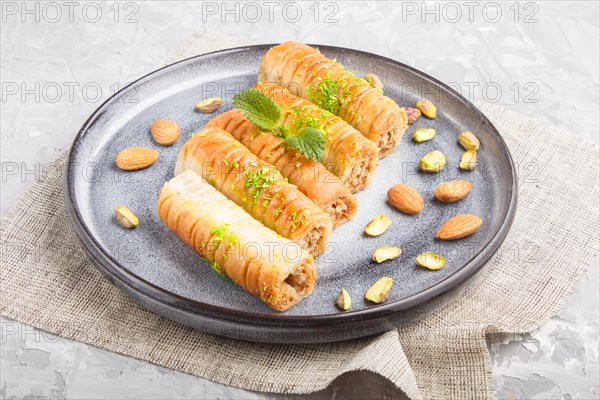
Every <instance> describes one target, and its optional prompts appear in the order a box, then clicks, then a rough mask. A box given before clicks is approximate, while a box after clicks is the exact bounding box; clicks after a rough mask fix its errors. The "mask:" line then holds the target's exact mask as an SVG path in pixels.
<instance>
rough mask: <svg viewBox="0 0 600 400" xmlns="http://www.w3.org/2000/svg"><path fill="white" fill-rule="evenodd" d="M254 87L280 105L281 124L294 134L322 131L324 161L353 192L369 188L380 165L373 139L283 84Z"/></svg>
mask: <svg viewBox="0 0 600 400" xmlns="http://www.w3.org/2000/svg"><path fill="white" fill-rule="evenodd" d="M255 89H257V90H260V91H261V92H263V93H265V94H266V95H268V96H269V97H271V99H273V101H275V103H277V104H278V105H279V106H280V107H281V109H282V111H283V113H282V114H283V115H282V118H281V124H282V125H283V126H285V127H286V128H287V129H288V130H289V131H290V132H291V133H297V132H298V131H299V130H300V129H301V128H304V127H307V126H308V127H313V128H318V129H321V130H322V131H323V133H324V136H325V152H324V153H323V159H322V160H321V164H323V165H324V166H325V168H327V169H328V170H329V171H331V172H332V173H333V174H334V175H336V176H337V177H338V178H340V179H341V180H342V182H344V184H346V186H348V188H349V189H350V191H351V192H357V191H359V190H362V189H364V188H365V187H367V185H368V184H369V183H370V181H371V178H372V177H373V174H374V173H375V169H376V168H377V160H378V157H377V154H378V150H377V146H375V144H374V143H373V142H371V141H370V140H368V139H366V138H365V137H364V136H363V135H361V134H360V132H358V131H357V130H356V129H354V128H353V127H351V126H350V125H348V124H347V123H346V122H344V121H343V120H342V119H341V118H339V117H336V116H335V115H333V114H332V113H330V112H328V111H325V110H322V109H321V108H319V106H317V105H315V104H313V103H311V102H310V101H308V100H305V99H302V98H300V97H298V96H295V95H293V94H291V93H290V92H289V91H288V90H287V89H285V88H283V87H282V86H279V85H276V84H272V83H268V82H262V83H258V84H257V85H256V86H255Z"/></svg>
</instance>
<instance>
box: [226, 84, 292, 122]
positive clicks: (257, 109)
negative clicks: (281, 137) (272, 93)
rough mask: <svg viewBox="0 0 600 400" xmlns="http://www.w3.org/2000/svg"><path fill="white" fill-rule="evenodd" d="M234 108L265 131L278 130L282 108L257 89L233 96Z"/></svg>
mask: <svg viewBox="0 0 600 400" xmlns="http://www.w3.org/2000/svg"><path fill="white" fill-rule="evenodd" d="M233 106H234V107H235V108H237V109H238V110H240V111H241V112H242V113H243V114H244V115H245V116H246V118H248V119H249V120H250V121H251V122H252V123H253V124H254V125H256V126H257V127H259V128H260V129H262V130H265V131H273V130H275V129H276V128H277V122H279V120H280V119H281V108H280V107H279V106H278V105H277V103H275V102H274V101H273V100H271V98H270V97H269V96H267V95H266V94H264V93H263V92H261V91H258V90H256V89H248V90H244V91H243V92H240V93H238V94H236V95H235V96H233Z"/></svg>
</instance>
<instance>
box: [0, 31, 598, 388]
mask: <svg viewBox="0 0 600 400" xmlns="http://www.w3.org/2000/svg"><path fill="white" fill-rule="evenodd" d="M240 44H243V43H240V42H238V41H233V40H231V39H227V38H224V37H220V36H215V35H206V34H202V35H201V34H199V35H196V36H195V37H194V39H193V40H192V41H191V42H190V43H189V44H188V45H187V46H186V47H185V49H184V50H183V51H182V52H180V54H179V55H178V58H180V59H181V58H185V57H190V56H193V55H197V54H202V53H206V52H210V51H214V50H218V49H222V48H227V47H235V46H237V45H240ZM479 106H480V108H481V109H482V111H483V112H484V113H485V114H486V115H487V116H488V117H489V118H490V120H491V121H492V123H494V125H495V126H496V127H497V128H498V130H499V131H500V133H501V134H502V136H503V137H504V139H505V140H506V142H507V143H508V146H509V148H510V151H511V153H512V155H513V157H514V160H515V162H516V164H517V165H518V168H519V172H520V173H521V176H520V182H519V206H518V210H517V215H516V218H515V221H514V224H513V227H512V229H511V231H510V234H509V235H508V237H507V239H506V241H505V243H504V245H503V247H502V248H501V249H500V250H499V251H498V253H497V254H496V255H495V256H494V257H493V258H492V259H491V260H490V262H488V264H487V265H486V267H485V268H484V269H483V270H482V271H480V273H478V274H477V275H476V276H475V277H474V278H473V279H471V280H470V282H468V283H467V284H466V285H465V286H464V288H463V289H462V290H460V291H459V292H458V295H454V296H452V297H451V298H450V300H449V303H448V304H447V305H445V306H444V307H443V308H442V309H440V310H439V311H435V312H434V313H432V314H429V315H426V316H423V317H422V319H421V320H419V321H417V322H415V323H412V324H410V325H408V326H404V327H402V328H400V329H399V330H397V331H391V332H387V333H385V334H381V335H378V336H376V337H371V338H365V339H359V340H353V341H350V342H344V343H333V344H322V345H268V344H252V343H246V342H242V341H235V340H231V339H226V338H222V337H216V336H211V335H207V334H204V333H201V332H197V331H195V330H193V329H190V328H187V327H185V326H181V325H178V324H176V323H173V322H171V321H169V320H167V319H165V318H162V317H160V316H158V315H156V314H153V313H151V312H149V311H147V310H145V309H143V308H141V307H140V306H138V304H137V303H136V302H134V301H133V300H131V299H130V298H129V297H127V296H126V295H125V294H123V293H122V292H121V291H119V290H118V289H117V288H116V287H114V286H113V285H112V284H110V283H109V282H108V281H106V280H105V279H104V278H103V277H102V276H101V275H100V273H99V272H98V271H97V270H96V268H95V267H94V266H93V265H92V264H91V262H90V261H89V260H88V259H87V257H86V255H85V254H84V252H83V250H82V248H81V246H80V244H79V241H78V240H77V238H76V237H75V235H74V234H73V232H72V231H71V228H70V224H69V221H68V219H67V215H66V212H65V209H64V205H63V193H62V181H61V180H62V176H61V175H62V174H61V173H57V174H51V175H50V176H48V177H46V178H45V179H43V180H41V181H39V182H37V183H35V184H34V185H33V187H32V188H31V189H30V190H29V191H28V192H27V193H26V194H25V195H24V196H23V197H22V198H21V199H20V200H19V201H18V202H17V204H16V205H15V206H14V207H13V208H12V210H10V211H9V212H8V214H7V215H6V217H5V218H4V220H3V221H2V225H1V239H0V240H1V246H2V254H1V261H2V270H1V275H0V276H1V281H0V282H1V291H0V296H1V297H0V301H1V306H0V314H2V315H4V316H6V317H8V318H12V319H15V320H18V321H21V322H24V323H26V324H29V325H32V326H34V327H37V328H39V329H42V330H45V331H49V332H52V333H55V334H57V335H61V336H64V337H67V338H72V339H75V340H78V341H82V342H86V343H90V344H93V345H95V346H98V347H101V348H104V349H108V350H112V351H115V352H118V353H122V354H126V355H129V356H132V357H136V358H139V359H143V360H147V361H150V362H152V363H155V364H158V365H162V366H165V367H168V368H172V369H176V370H179V371H183V372H187V373H191V374H195V375H199V376H203V377H205V378H208V379H211V380H213V381H216V382H220V383H224V384H227V385H232V386H237V387H241V388H245V389H249V390H258V391H269V392H283V393H307V392H312V391H317V390H320V389H323V388H325V387H326V386H327V385H328V384H329V383H331V382H332V380H333V379H335V378H336V377H337V376H339V375H341V374H343V373H345V372H347V371H353V370H368V371H373V372H375V373H377V374H380V375H382V376H384V377H386V378H387V379H389V380H390V381H392V382H393V383H394V384H395V385H396V386H398V387H399V388H400V389H401V390H403V391H404V392H405V394H406V395H408V396H409V397H410V398H412V399H417V398H425V399H487V398H490V397H491V393H490V388H491V365H490V359H489V354H488V350H487V348H486V342H485V335H486V333H489V332H525V331H529V330H532V329H535V328H536V327H537V326H539V325H540V324H541V323H542V322H543V321H544V320H546V319H548V318H549V317H551V316H552V315H553V314H555V313H556V312H557V311H558V310H559V308H560V306H561V303H562V302H563V300H564V299H565V297H567V295H568V294H569V293H570V292H571V291H572V290H573V288H574V287H576V286H577V284H578V282H579V281H580V280H581V278H582V277H583V276H584V275H585V273H586V269H587V267H588V266H589V264H590V263H591V261H592V259H593V258H594V257H595V256H596V255H597V254H598V247H599V240H598V226H599V220H598V219H599V217H598V198H599V197H598V196H599V193H598V165H599V157H598V148H597V147H595V146H593V145H591V144H588V143H585V142H583V141H581V140H579V139H576V138H574V137H572V136H570V135H569V134H566V133H563V132H559V131H558V130H556V129H554V128H552V127H549V126H546V125H543V124H541V123H539V122H537V121H535V120H532V119H529V118H526V117H523V116H521V115H518V114H516V113H514V112H511V111H508V110H505V109H502V108H498V107H495V106H491V105H486V104H480V105H479ZM57 162H61V163H62V162H64V157H63V158H62V159H61V160H59V161H57ZM532 171H533V173H532Z"/></svg>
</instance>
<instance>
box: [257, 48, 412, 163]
mask: <svg viewBox="0 0 600 400" xmlns="http://www.w3.org/2000/svg"><path fill="white" fill-rule="evenodd" d="M258 80H259V82H260V81H266V82H274V83H277V84H280V85H282V86H285V87H287V88H288V89H289V90H290V91H291V92H292V93H294V94H296V95H298V96H301V97H304V98H305V99H308V100H310V101H311V102H313V103H315V104H317V105H318V106H319V107H321V108H323V109H325V110H327V111H329V112H331V113H333V114H335V115H337V116H339V117H341V118H342V119H343V120H344V121H346V122H347V123H349V124H350V125H352V126H353V127H354V128H356V129H357V130H358V131H360V132H361V133H362V134H363V135H365V137H367V138H368V139H370V140H372V141H373V142H375V143H376V144H377V147H378V148H379V157H385V156H386V155H388V154H389V153H391V152H392V151H393V150H394V149H395V148H396V146H397V145H398V143H399V142H400V139H401V137H402V135H403V134H404V131H405V130H406V128H407V126H408V120H407V118H406V112H405V111H404V109H403V108H401V107H400V106H398V104H396V102H395V101H394V100H392V99H390V98H389V97H387V96H384V95H383V93H382V91H381V90H379V89H376V88H374V87H372V86H371V85H370V84H369V83H368V82H367V81H366V80H364V79H362V78H357V77H356V76H354V74H352V73H351V72H350V71H347V70H346V69H344V67H342V66H341V65H340V64H338V63H337V62H335V61H333V60H330V59H328V58H327V57H325V56H324V55H322V54H321V52H319V50H318V49H315V48H312V47H310V46H307V45H306V44H304V43H298V42H285V43H282V44H280V45H278V46H275V47H272V48H271V49H270V50H269V51H268V52H267V53H266V54H265V55H264V57H263V59H262V63H261V65H260V68H259V70H258Z"/></svg>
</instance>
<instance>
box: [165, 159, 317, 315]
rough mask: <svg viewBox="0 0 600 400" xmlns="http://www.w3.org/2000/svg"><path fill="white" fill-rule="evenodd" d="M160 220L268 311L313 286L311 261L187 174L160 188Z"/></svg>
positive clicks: (279, 308)
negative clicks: (264, 305) (267, 308)
mask: <svg viewBox="0 0 600 400" xmlns="http://www.w3.org/2000/svg"><path fill="white" fill-rule="evenodd" d="M158 215H159V216H160V219H161V220H162V221H163V222H164V223H165V225H167V227H169V229H171V230H172V231H173V232H174V233H175V234H176V235H177V236H178V237H179V238H180V239H181V240H183V241H184V242H185V243H186V244H187V245H188V246H190V247H191V248H192V249H193V250H194V251H195V252H196V253H198V254H199V255H200V256H202V257H204V258H205V259H206V260H207V262H208V263H209V264H211V265H212V267H213V269H214V270H215V271H216V272H217V273H219V274H220V275H222V276H227V277H228V278H230V279H231V280H232V281H233V282H234V283H235V284H236V285H238V286H241V287H242V288H244V289H245V290H247V291H248V292H250V293H251V294H252V295H253V296H256V297H258V298H259V299H261V300H262V301H263V302H265V303H266V304H267V305H268V306H269V307H271V308H273V309H275V310H277V311H285V310H287V309H289V308H290V307H292V306H293V305H295V304H297V303H298V302H299V301H300V300H302V299H303V298H305V297H306V296H308V295H309V294H310V293H311V292H312V290H313V287H314V284H315V275H316V273H315V266H314V261H313V258H312V256H311V255H310V254H308V253H307V252H306V251H304V250H303V249H302V248H300V246H299V245H298V244H296V243H294V242H291V241H290V240H288V239H285V238H282V237H281V236H280V235H277V234H276V233H275V232H273V231H272V230H270V229H268V228H266V227H265V226H263V225H262V224H261V223H260V222H258V221H256V220H255V219H254V218H252V216H250V215H249V214H248V213H247V212H245V211H244V210H243V209H242V208H240V207H239V206H237V205H236V204H235V203H233V202H232V201H230V200H228V199H227V198H226V197H225V196H223V194H221V193H219V191H217V190H216V189H215V188H214V187H212V186H211V185H209V184H208V183H206V181H204V180H203V179H202V178H201V177H200V176H198V175H197V174H196V173H195V172H193V171H186V172H184V173H182V174H180V175H178V176H176V177H175V178H173V179H171V180H170V181H169V182H167V183H165V185H164V186H163V188H162V190H161V192H160V197H159V199H158Z"/></svg>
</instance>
